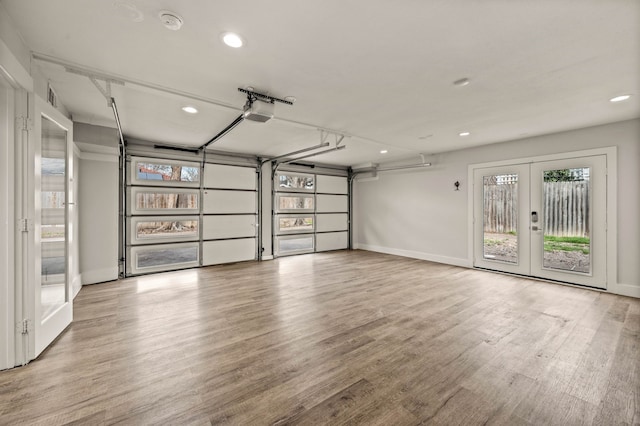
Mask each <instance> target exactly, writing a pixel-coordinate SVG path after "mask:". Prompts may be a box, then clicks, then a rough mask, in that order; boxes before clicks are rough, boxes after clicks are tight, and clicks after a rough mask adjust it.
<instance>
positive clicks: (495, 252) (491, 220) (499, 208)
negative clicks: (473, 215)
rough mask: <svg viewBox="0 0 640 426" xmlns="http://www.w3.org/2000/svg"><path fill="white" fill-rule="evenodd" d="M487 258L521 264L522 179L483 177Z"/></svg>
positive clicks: (494, 176)
mask: <svg viewBox="0 0 640 426" xmlns="http://www.w3.org/2000/svg"><path fill="white" fill-rule="evenodd" d="M483 203H484V210H483V211H484V214H483V237H484V238H483V240H484V243H483V257H484V259H487V260H497V261H502V262H508V263H518V235H517V231H518V175H517V174H502V175H492V176H483Z"/></svg>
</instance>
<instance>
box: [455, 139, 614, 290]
mask: <svg viewBox="0 0 640 426" xmlns="http://www.w3.org/2000/svg"><path fill="white" fill-rule="evenodd" d="M598 155H605V156H606V174H607V178H606V192H607V195H606V200H607V201H606V215H607V219H606V223H607V236H606V253H607V254H606V265H607V273H606V279H607V287H606V289H596V288H594V289H596V290H604V291H613V292H615V293H620V290H618V288H617V283H618V271H617V270H618V267H617V257H618V244H617V243H618V222H617V206H618V189H617V188H618V178H617V176H618V160H617V155H618V149H617V147H615V146H611V147H604V148H595V149H588V150H581V151H569V152H562V153H556V154H550V155H541V156H534V157H524V158H513V159H509V160H499V161H492V162H487V163H477V164H469V166H468V167H467V179H468V182H470V186H472V185H471V183H473V182H474V180H473V179H474V174H475V170H476V169H482V168H490V167H504V166H509V165H512V164H521V163H534V162H546V161H555V160H568V159H572V158H576V157H590V156H598ZM467 206H468V208H467V259H468V262H469V264H470V265H472V267H474V266H473V264H474V262H473V259H474V244H475V235H474V223H473V219H474V191H473V190H471V189H470V190H468V191H467ZM536 278H537V277H536ZM563 284H566V285H572V286H578V287H583V286H582V285H579V284H571V283H563ZM589 288H592V287H589Z"/></svg>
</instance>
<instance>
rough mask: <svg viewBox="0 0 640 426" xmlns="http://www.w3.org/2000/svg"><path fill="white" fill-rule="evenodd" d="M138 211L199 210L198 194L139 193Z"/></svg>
mask: <svg viewBox="0 0 640 426" xmlns="http://www.w3.org/2000/svg"><path fill="white" fill-rule="evenodd" d="M136 209H137V210H161V209H190V210H196V209H198V194H196V193H167V192H138V193H137V194H136Z"/></svg>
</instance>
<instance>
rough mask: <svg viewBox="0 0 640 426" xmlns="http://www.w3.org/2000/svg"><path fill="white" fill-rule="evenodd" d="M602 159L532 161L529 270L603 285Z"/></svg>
mask: <svg viewBox="0 0 640 426" xmlns="http://www.w3.org/2000/svg"><path fill="white" fill-rule="evenodd" d="M606 164H607V163H606V156H604V155H598V156H593V157H580V158H573V159H568V160H556V161H545V162H540V163H533V164H532V165H531V206H530V210H531V213H530V214H531V216H532V219H531V247H532V250H531V275H534V276H537V277H542V278H548V279H553V280H559V281H567V282H571V283H574V284H582V285H587V286H590V287H598V288H606V277H607V270H606V266H607V262H606V235H607V230H606V226H607V225H606V223H607V220H606V212H607V210H606V205H607V198H606V183H607V181H606ZM535 216H537V218H536V217H535ZM534 219H537V221H534Z"/></svg>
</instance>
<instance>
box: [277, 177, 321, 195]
mask: <svg viewBox="0 0 640 426" xmlns="http://www.w3.org/2000/svg"><path fill="white" fill-rule="evenodd" d="M313 188H314V179H313V176H304V175H293V174H286V175H278V189H285V190H292V191H313Z"/></svg>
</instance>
